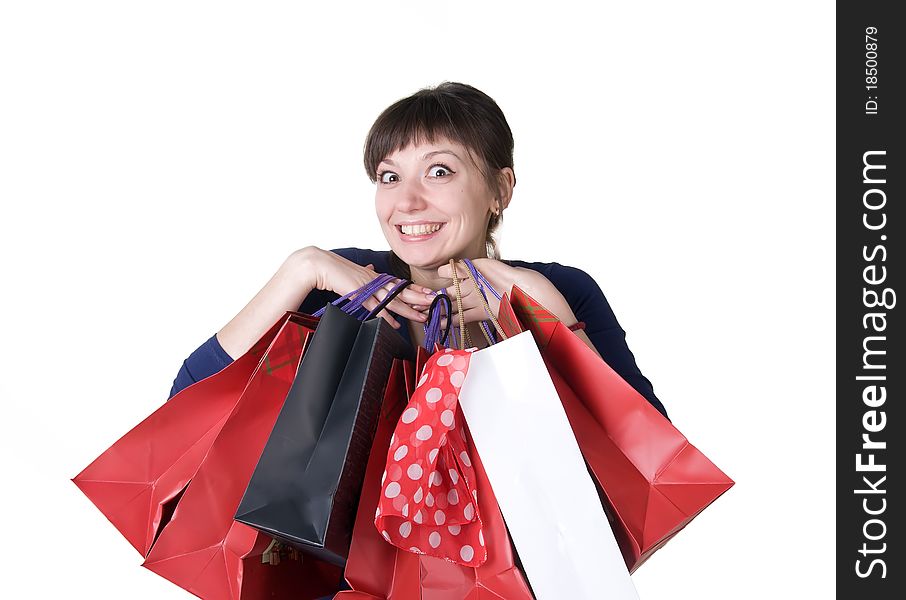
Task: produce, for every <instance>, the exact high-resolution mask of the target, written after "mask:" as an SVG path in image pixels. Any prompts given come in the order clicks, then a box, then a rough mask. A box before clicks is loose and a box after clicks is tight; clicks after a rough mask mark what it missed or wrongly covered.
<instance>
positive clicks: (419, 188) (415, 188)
mask: <svg viewBox="0 0 906 600" xmlns="http://www.w3.org/2000/svg"><path fill="white" fill-rule="evenodd" d="M427 206H428V199H427V196H426V195H425V186H424V185H423V184H422V182H421V181H419V180H416V181H412V180H410V181H406V182H403V185H402V189H401V190H400V195H399V197H398V200H397V208H398V209H399V210H400V211H401V212H414V211H418V210H422V209H424V208H425V207H427Z"/></svg>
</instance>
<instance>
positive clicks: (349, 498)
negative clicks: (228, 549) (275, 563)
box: [235, 306, 412, 566]
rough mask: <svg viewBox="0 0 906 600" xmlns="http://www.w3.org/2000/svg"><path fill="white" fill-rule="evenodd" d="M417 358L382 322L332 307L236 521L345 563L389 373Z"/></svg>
mask: <svg viewBox="0 0 906 600" xmlns="http://www.w3.org/2000/svg"><path fill="white" fill-rule="evenodd" d="M411 357H412V348H411V347H410V346H409V345H408V344H407V343H406V342H405V341H404V340H403V338H402V337H400V335H399V334H398V333H397V332H396V331H394V330H393V328H392V327H390V326H389V325H388V324H387V323H386V322H385V321H384V320H383V319H381V318H375V319H370V320H368V321H365V322H361V321H359V320H357V319H356V318H355V317H352V316H350V315H348V314H346V313H344V312H343V311H341V310H340V309H338V308H336V307H334V306H328V307H327V310H326V312H325V313H324V315H323V316H322V317H321V322H320V324H319V325H318V328H317V329H316V330H315V333H314V335H313V338H312V340H311V345H310V347H309V349H308V351H307V353H306V354H305V356H304V357H303V359H302V363H301V364H300V366H299V371H298V373H297V375H296V378H295V380H294V382H293V386H292V388H291V389H290V392H289V394H288V395H287V397H286V401H285V403H284V405H283V409H282V410H281V412H280V415H279V416H278V417H277V421H276V423H275V425H274V428H273V430H272V432H271V435H270V437H269V438H268V441H267V444H266V445H265V448H264V451H263V452H262V454H261V457H260V458H259V460H258V465H257V466H256V468H255V471H254V474H253V475H252V478H251V480H250V481H249V484H248V487H247V489H246V492H245V495H244V496H243V498H242V502H241V503H240V505H239V508H238V510H237V511H236V516H235V518H236V520H237V521H239V522H241V523H245V524H247V525H249V526H251V527H254V528H256V529H258V530H259V531H262V532H265V533H267V534H269V535H271V536H273V537H274V538H276V539H278V540H280V541H283V542H286V543H288V544H291V545H293V546H295V547H297V548H299V549H301V550H303V552H305V553H308V554H311V555H313V556H315V557H317V558H319V559H322V560H326V561H329V562H331V563H334V564H337V565H341V566H342V565H345V562H346V557H347V556H348V553H349V544H350V541H351V539H352V528H353V525H354V522H355V515H356V510H357V507H358V500H359V495H360V493H361V488H362V481H363V479H364V476H365V466H366V464H367V462H368V455H369V452H370V450H371V444H372V441H373V439H374V433H375V429H376V427H377V420H378V416H379V413H380V410H381V401H382V399H383V395H384V388H385V387H386V385H387V380H388V378H389V375H390V368H391V366H392V364H393V360H394V359H395V358H401V359H411Z"/></svg>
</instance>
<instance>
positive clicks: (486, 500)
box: [336, 354, 533, 600]
mask: <svg viewBox="0 0 906 600" xmlns="http://www.w3.org/2000/svg"><path fill="white" fill-rule="evenodd" d="M438 358H439V355H436V354H435V355H434V356H433V357H432V358H431V359H430V360H428V362H427V364H426V368H425V371H424V373H421V374H420V376H419V382H420V384H419V385H420V386H421V396H420V397H419V399H418V400H419V401H420V402H421V406H423V407H424V406H425V402H426V401H427V399H428V398H427V397H426V394H427V392H428V391H429V390H430V389H431V388H433V387H434V385H433V381H434V379H433V378H434V377H443V376H444V375H445V374H446V373H449V371H448V370H447V369H446V368H445V367H443V366H441V367H437V366H436V361H437V359H438ZM409 369H410V370H408V371H406V372H405V375H406V376H405V377H404V378H403V379H404V380H406V381H411V380H412V378H411V377H410V376H409V373H413V372H414V373H416V374H418V372H415V371H412V370H411V366H410V367H409ZM393 381H394V379H393V378H391V383H392V382H393ZM426 386H427V387H426ZM409 389H410V390H412V389H413V388H412V387H409ZM407 394H408V390H407V389H406V386H405V385H404V384H401V383H399V382H397V384H396V387H393V386H390V385H388V393H387V396H386V397H385V400H384V406H385V410H384V411H383V413H382V417H381V419H380V421H379V424H378V429H377V433H376V434H375V438H374V444H373V446H372V449H371V455H370V457H369V460H368V466H367V470H366V474H365V482H364V486H363V488H362V496H361V499H360V502H359V508H358V512H357V514H356V524H355V531H354V533H353V540H352V546H351V547H350V551H349V560H348V562H347V564H346V573H345V574H346V580H347V581H348V582H349V585H350V586H351V587H352V590H350V591H343V592H340V593H339V594H338V595H337V596H336V598H338V599H339V600H358V599H362V600H365V599H385V600H429V599H430V600H447V599H450V600H453V599H456V600H460V599H462V600H483V599H501V600H503V599H505V600H531V599H532V598H533V596H532V594H531V591H530V589H529V587H528V585H527V583H526V581H525V579H524V577H523V575H522V573H521V572H520V571H519V569H518V568H517V567H516V565H515V557H514V555H513V551H512V546H511V541H510V537H509V535H508V534H507V530H506V526H505V525H504V523H503V518H502V516H501V514H500V509H499V508H498V507H497V501H496V498H495V497H494V493H493V490H491V486H490V483H489V482H488V480H487V475H486V473H485V471H484V467H483V465H482V463H481V460H480V458H479V457H478V456H477V453H476V452H475V448H474V446H472V445H471V443H470V442H469V441H468V439H469V437H468V430H467V428H465V426H464V424H463V420H462V418H461V413H460V417H459V420H458V423H457V428H458V429H463V431H462V432H461V436H462V437H463V439H464V440H466V448H465V451H466V452H467V453H468V454H467V456H471V457H472V458H471V459H469V460H470V462H471V466H472V469H473V471H474V478H475V481H474V485H475V488H476V490H480V493H479V494H478V495H477V504H476V505H475V506H476V512H480V513H481V514H482V515H483V516H482V534H483V541H484V542H485V546H486V550H487V556H486V560H485V561H484V562H483V564H482V565H481V566H479V567H469V566H464V565H463V564H458V563H456V562H452V561H448V560H444V559H442V558H437V557H433V556H429V555H427V554H425V553H423V549H422V548H417V547H415V546H412V547H410V548H407V549H405V550H403V549H400V548H398V547H396V546H393V545H391V544H390V543H389V542H388V540H387V539H386V538H385V537H384V535H387V536H388V537H389V532H386V531H385V532H383V533H381V532H379V531H378V530H377V529H376V528H375V521H376V517H378V516H379V514H378V513H377V510H378V506H379V499H380V498H381V497H382V492H384V491H386V485H385V484H386V483H388V481H393V478H394V477H397V474H396V473H389V472H388V471H389V470H390V469H387V466H388V459H390V458H392V457H394V456H399V454H397V452H398V451H399V448H400V446H399V445H397V442H398V440H397V439H396V435H395V434H394V430H395V429H396V427H397V426H398V424H399V423H400V422H401V421H400V419H401V416H402V414H403V413H404V410H408V409H409V408H412V407H413V406H416V404H411V403H410V401H409V400H407ZM432 398H433V395H432ZM445 410H446V409H445ZM407 418H408V417H407ZM415 440H416V441H420V440H418V438H417V437H416V438H415ZM435 441H436V440H435ZM391 442H392V443H393V444H394V445H395V447H396V450H395V451H393V452H391V451H390V448H391ZM438 450H439V449H438ZM428 452H430V450H429V451H428ZM404 459H405V457H401V458H400V460H404ZM407 470H408V467H407ZM402 476H403V475H402V474H400V477H402ZM405 476H408V475H405ZM388 478H389V479H388ZM396 497H398V496H396ZM438 497H439V496H438ZM472 500H475V498H474V497H473V498H472ZM445 501H446V502H448V503H449V498H446V499H445ZM465 502H466V499H465V498H464V499H463V506H465ZM433 506H437V504H436V503H435V504H434V505H433ZM425 508H431V507H425ZM412 514H413V516H414V513H412ZM426 516H430V517H431V519H434V518H435V514H434V513H432V514H430V515H426ZM432 523H433V524H434V525H435V527H434V528H433V529H432V531H430V532H428V535H427V537H426V538H425V539H426V544H425V546H424V548H425V549H427V548H429V547H430V544H431V540H432V537H431V534H432V533H434V534H436V535H437V536H439V535H444V536H447V537H448V538H449V539H455V538H456V537H457V536H458V535H460V533H461V531H460V530H459V529H457V527H456V526H454V525H447V524H446V523H444V524H443V525H440V526H438V525H437V523H436V521H432ZM411 524H412V522H410V525H411ZM400 527H402V529H403V531H406V527H405V526H403V524H402V523H399V524H397V530H396V532H397V533H399V531H400ZM435 539H436V536H435Z"/></svg>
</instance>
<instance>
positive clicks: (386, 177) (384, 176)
mask: <svg viewBox="0 0 906 600" xmlns="http://www.w3.org/2000/svg"><path fill="white" fill-rule="evenodd" d="M399 180H400V178H399V176H398V175H397V174H396V173H394V172H393V171H381V172H380V173H378V181H380V182H381V183H396V182H397V181H399Z"/></svg>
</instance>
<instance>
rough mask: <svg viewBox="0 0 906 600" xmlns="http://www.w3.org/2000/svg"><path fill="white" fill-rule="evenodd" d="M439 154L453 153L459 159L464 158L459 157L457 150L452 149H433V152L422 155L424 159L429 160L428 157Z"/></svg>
mask: <svg viewBox="0 0 906 600" xmlns="http://www.w3.org/2000/svg"><path fill="white" fill-rule="evenodd" d="M438 154H452V155H453V156H455V157H456V158H457V159H458V160H462V159H461V158H459V156H458V155H457V154H456V153H455V152H453V151H452V150H434V151H432V152H428V153H427V154H425V155H424V156H423V157H422V160H427V159H429V158H431V157H432V156H437V155H438Z"/></svg>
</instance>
